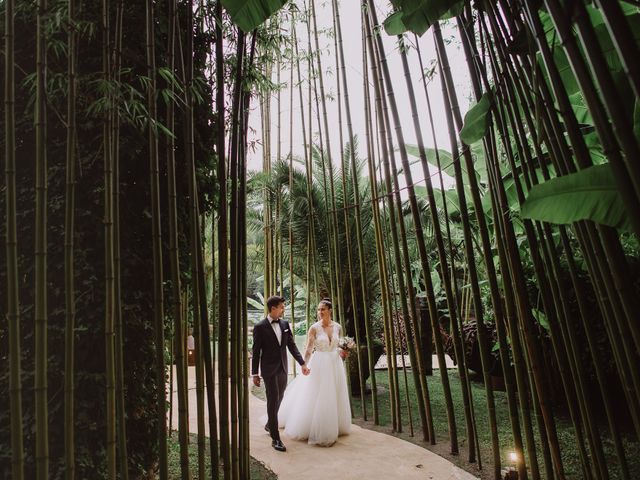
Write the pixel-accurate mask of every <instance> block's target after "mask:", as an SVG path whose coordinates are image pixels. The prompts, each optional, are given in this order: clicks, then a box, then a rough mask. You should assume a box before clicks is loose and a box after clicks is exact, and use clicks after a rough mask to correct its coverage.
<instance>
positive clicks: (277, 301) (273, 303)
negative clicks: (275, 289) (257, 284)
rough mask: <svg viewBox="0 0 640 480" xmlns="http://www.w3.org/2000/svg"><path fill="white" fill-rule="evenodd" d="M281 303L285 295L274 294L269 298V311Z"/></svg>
mask: <svg viewBox="0 0 640 480" xmlns="http://www.w3.org/2000/svg"><path fill="white" fill-rule="evenodd" d="M281 303H284V297H279V296H278V295H274V296H272V297H269V298H267V311H268V312H271V309H272V308H275V307H277V306H278V305H280V304H281Z"/></svg>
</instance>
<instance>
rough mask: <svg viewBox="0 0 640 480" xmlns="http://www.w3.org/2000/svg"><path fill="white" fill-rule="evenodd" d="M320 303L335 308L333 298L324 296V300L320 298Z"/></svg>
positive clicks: (331, 308) (330, 308)
mask: <svg viewBox="0 0 640 480" xmlns="http://www.w3.org/2000/svg"><path fill="white" fill-rule="evenodd" d="M320 303H322V304H323V305H325V306H326V307H327V308H328V309H329V310H333V305H331V299H330V298H323V299H322V300H320Z"/></svg>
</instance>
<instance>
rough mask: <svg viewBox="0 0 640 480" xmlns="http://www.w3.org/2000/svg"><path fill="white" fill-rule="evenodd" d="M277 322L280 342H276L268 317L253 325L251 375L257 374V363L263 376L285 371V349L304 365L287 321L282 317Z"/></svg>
mask: <svg viewBox="0 0 640 480" xmlns="http://www.w3.org/2000/svg"><path fill="white" fill-rule="evenodd" d="M279 322H280V331H281V332H282V341H281V343H280V344H278V338H277V337H276V333H275V332H274V331H273V328H272V327H271V324H270V323H269V319H268V318H265V319H264V320H262V321H261V322H259V323H258V324H256V326H255V327H253V350H252V356H251V374H252V375H257V374H258V365H260V372H261V373H262V377H263V378H269V377H273V376H274V375H276V374H277V373H280V372H282V371H283V372H284V373H287V371H288V362H287V349H289V351H290V352H291V355H293V357H294V358H295V359H296V361H297V362H298V363H299V364H300V365H304V359H303V358H302V355H300V351H299V350H298V347H296V344H295V342H294V341H293V332H292V331H291V328H290V327H289V322H287V321H286V320H282V319H280V320H279Z"/></svg>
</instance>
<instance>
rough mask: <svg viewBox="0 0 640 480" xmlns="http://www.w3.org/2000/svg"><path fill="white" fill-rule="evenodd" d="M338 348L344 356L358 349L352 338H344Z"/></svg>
mask: <svg viewBox="0 0 640 480" xmlns="http://www.w3.org/2000/svg"><path fill="white" fill-rule="evenodd" d="M338 348H339V349H340V350H342V353H343V355H344V356H347V355H349V354H350V353H351V352H353V351H354V350H355V349H356V342H354V341H353V338H351V337H342V338H341V339H340V342H338Z"/></svg>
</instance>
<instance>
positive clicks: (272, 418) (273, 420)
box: [264, 370, 287, 440]
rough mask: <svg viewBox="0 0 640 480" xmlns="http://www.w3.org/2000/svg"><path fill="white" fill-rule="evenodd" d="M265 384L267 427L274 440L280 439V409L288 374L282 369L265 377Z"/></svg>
mask: <svg viewBox="0 0 640 480" xmlns="http://www.w3.org/2000/svg"><path fill="white" fill-rule="evenodd" d="M264 386H265V389H266V390H267V392H266V393H267V417H268V420H267V427H268V428H269V434H270V435H271V438H272V439H273V440H280V431H279V430H278V409H279V408H280V404H281V403H282V397H284V391H285V390H286V388H287V374H286V372H284V371H282V370H280V371H279V372H278V373H276V374H275V375H273V376H270V377H267V378H265V379H264Z"/></svg>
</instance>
